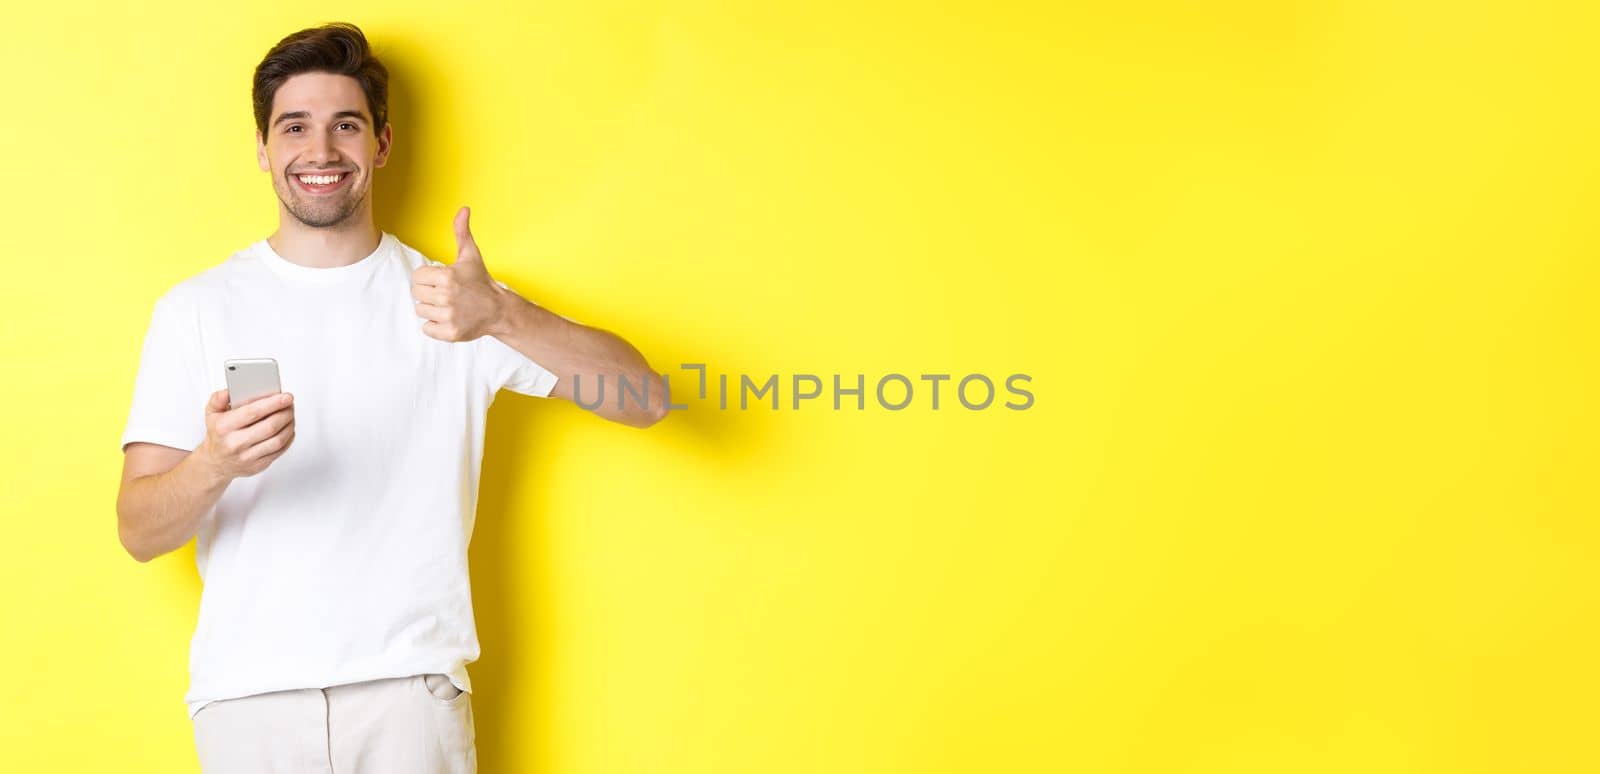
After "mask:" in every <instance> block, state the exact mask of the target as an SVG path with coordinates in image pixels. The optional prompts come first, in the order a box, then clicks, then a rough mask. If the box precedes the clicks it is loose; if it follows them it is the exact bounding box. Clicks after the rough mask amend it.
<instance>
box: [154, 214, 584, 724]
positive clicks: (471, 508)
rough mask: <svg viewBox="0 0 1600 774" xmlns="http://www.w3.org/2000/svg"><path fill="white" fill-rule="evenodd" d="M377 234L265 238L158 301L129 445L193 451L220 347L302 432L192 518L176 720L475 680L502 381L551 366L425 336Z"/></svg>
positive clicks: (536, 390) (551, 381)
mask: <svg viewBox="0 0 1600 774" xmlns="http://www.w3.org/2000/svg"><path fill="white" fill-rule="evenodd" d="M424 263H430V264H434V265H443V264H441V263H439V262H438V261H430V260H428V259H427V258H425V257H423V255H422V254H421V253H418V252H417V251H416V250H414V249H412V248H411V247H409V246H408V245H406V244H404V243H402V242H401V241H400V240H399V239H397V238H395V237H394V236H393V235H391V234H389V233H386V232H385V233H383V236H382V239H381V240H380V242H379V244H378V248H377V249H376V250H375V251H373V253H372V254H371V255H368V256H367V257H366V258H363V259H362V260H360V261H358V262H356V263H353V264H350V265H348V266H341V267H337V268H330V269H318V268H310V267H306V266H301V265H299V264H295V263H291V262H289V261H288V260H286V259H284V258H283V257H282V256H280V255H278V254H277V253H276V252H275V251H274V250H273V249H272V247H271V246H270V245H269V244H268V243H267V242H266V240H262V241H259V242H256V243H255V244H253V245H250V246H249V247H247V248H245V249H243V250H240V251H239V252H237V253H235V254H234V255H232V256H231V257H230V258H229V259H228V260H226V261H224V262H223V263H221V264H218V265H217V266H214V267H212V268H210V269H208V270H206V271H204V272H201V273H199V274H197V275H195V276H193V277H190V278H188V279H186V280H184V281H182V282H180V283H178V284H177V285H175V286H173V287H172V288H171V289H170V290H168V291H167V292H166V293H165V294H164V295H163V296H162V297H161V298H160V299H159V300H157V301H156V304H155V310H154V313H153V314H152V316H151V319H150V328H149V331H148V332H147V333H146V335H145V340H144V348H143V354H142V356H141V359H140V363H139V374H138V377H137V379H136V380H135V384H134V392H133V406H132V409H131V411H130V412H129V416H128V424H127V428H126V430H125V431H124V432H123V434H122V444H123V447H124V448H126V446H127V444H128V443H130V442H133V441H148V442H150V443H157V444H161V445H163V446H171V447H173V448H177V449H184V450H193V449H194V448H195V447H196V446H198V445H199V444H200V442H201V441H202V440H204V439H205V403H206V399H207V397H208V396H209V395H210V393H212V392H215V391H216V390H220V389H223V388H225V387H226V386H227V383H226V381H225V377H224V374H223V365H222V364H223V361H224V360H227V359H229V358H241V357H270V358H274V359H276V360H277V361H278V368H279V373H280V377H281V380H282V387H283V390H284V391H285V392H290V393H293V394H294V411H295V438H294V442H293V444H292V445H291V446H290V447H289V450H288V451H286V452H284V454H283V455H282V456H280V457H279V458H278V459H277V460H276V461H274V462H273V463H272V465H271V466H270V467H268V468H267V469H266V470H265V471H263V472H261V473H259V474H257V475H254V476H250V477H247V478H239V479H234V481H233V482H232V483H230V484H229V485H228V488H227V490H226V491H225V492H224V493H223V495H222V498H221V499H220V500H219V501H218V503H217V505H216V507H215V508H213V509H212V510H211V511H210V512H209V513H208V514H207V515H206V517H205V519H204V520H203V521H202V523H201V525H200V529H199V534H198V536H197V551H196V554H195V559H196V564H197V565H198V566H199V570H200V577H201V579H202V581H203V583H204V586H203V589H202V591H201V596H200V615H199V619H198V621H197V623H196V626H195V631H194V637H193V639H192V641H191V643H190V650H189V674H190V683H189V691H188V694H187V695H186V696H185V697H184V700H185V702H187V703H188V705H189V717H191V718H193V717H194V715H195V713H197V712H199V710H200V708H201V707H202V706H204V705H205V704H206V703H207V702H209V701H213V700H218V699H228V698H234V697H239V696H249V695H252V694H257V693H264V692H268V691H278V690H286V689H294V688H325V687H328V686H332V685H340V684H344V683H353V682H360V681H363V680H372V679H378V678H386V677H403V676H406V675H412V674H419V673H428V672H438V673H442V674H445V675H449V677H450V680H451V682H453V683H455V685H456V687H458V688H460V689H461V690H463V691H471V690H472V683H471V681H470V679H469V678H468V676H467V669H466V665H467V664H468V663H470V662H472V661H475V660H477V658H478V635H477V627H476V622H475V621H474V619H473V614H472V597H471V588H470V586H469V581H468V575H467V543H468V541H469V540H470V539H471V535H472V527H473V520H474V516H475V513H476V509H477V501H478V471H479V465H480V462H481V461H482V457H483V439H484V419H485V416H486V414H487V412H488V410H489V404H490V403H491V402H493V400H494V396H495V393H496V391H498V390H499V389H501V388H506V389H509V390H512V391H514V392H519V393H522V394H524V395H532V396H537V397H546V396H548V395H549V394H550V390H551V389H552V388H553V387H554V386H555V383H556V376H555V374H553V373H551V372H550V371H548V370H546V369H545V368H543V367H542V366H540V365H539V364H537V363H535V362H533V361H532V360H529V359H528V358H527V357H524V356H523V355H522V354H521V353H519V352H517V351H516V350H514V349H512V348H511V347H510V346H508V345H506V344H505V343H503V342H501V341H500V340H499V339H496V338H494V337H492V336H483V337H481V338H478V339H476V340H473V341H470V342H454V343H452V342H445V341H440V340H438V339H435V338H432V337H430V336H428V335H427V334H424V333H423V332H422V324H423V322H424V320H423V319H422V318H421V317H418V316H417V314H416V311H415V307H414V303H415V302H414V301H413V299H412V297H411V272H412V270H413V269H415V268H417V267H418V266H421V265H423V264H424Z"/></svg>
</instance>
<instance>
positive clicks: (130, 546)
mask: <svg viewBox="0 0 1600 774" xmlns="http://www.w3.org/2000/svg"><path fill="white" fill-rule="evenodd" d="M117 540H119V541H121V543H122V550H124V551H127V552H128V556H131V557H133V558H134V560H135V561H137V562H139V563H140V564H144V563H145V562H148V561H150V560H151V559H154V558H155V556H154V555H152V554H151V553H150V552H148V551H145V550H143V548H142V547H141V546H140V545H139V544H138V542H137V541H134V540H130V539H128V531H127V530H126V529H122V528H118V529H117Z"/></svg>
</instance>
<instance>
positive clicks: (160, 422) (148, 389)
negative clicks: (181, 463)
mask: <svg viewBox="0 0 1600 774" xmlns="http://www.w3.org/2000/svg"><path fill="white" fill-rule="evenodd" d="M201 359H202V356H201V350H200V330H199V327H198V322H197V318H196V317H195V315H194V313H193V311H192V309H191V308H190V307H188V306H187V305H186V304H185V303H183V301H182V299H180V298H177V297H175V296H174V295H173V294H172V293H170V292H169V293H168V294H166V295H164V296H162V297H161V298H160V299H158V300H157V301H156V305H155V309H154V311H153V312H152V313H151V315H150V327H149V328H148V329H147V330H146V331H145V335H144V348H143V350H142V351H141V353H140V355H139V372H138V376H136V377H135V379H134V385H133V405H132V407H131V408H130V409H129V411H128V424H127V426H126V427H125V428H124V429H123V431H122V447H123V448H124V449H126V448H127V446H128V444H130V443H133V442H135V441H145V442H148V443H157V444H161V445H162V446H170V447H172V448H175V449H183V450H185V451H192V450H194V448H195V447H197V446H199V445H200V442H201V441H203V440H205V435H206V420H205V404H206V399H207V397H209V396H208V395H207V393H206V390H205V381H204V380H203V379H202V374H201V371H200V370H199V369H200V368H201V362H200V361H201Z"/></svg>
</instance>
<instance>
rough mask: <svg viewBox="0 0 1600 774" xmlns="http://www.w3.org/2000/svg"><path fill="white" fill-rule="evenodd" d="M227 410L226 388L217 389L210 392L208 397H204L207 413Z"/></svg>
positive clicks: (218, 412) (219, 412)
mask: <svg viewBox="0 0 1600 774" xmlns="http://www.w3.org/2000/svg"><path fill="white" fill-rule="evenodd" d="M227 410H228V391H227V390H226V389H223V390H217V391H216V392H213V393H211V397H210V398H207V399H206V413H207V414H221V413H223V412H225V411H227Z"/></svg>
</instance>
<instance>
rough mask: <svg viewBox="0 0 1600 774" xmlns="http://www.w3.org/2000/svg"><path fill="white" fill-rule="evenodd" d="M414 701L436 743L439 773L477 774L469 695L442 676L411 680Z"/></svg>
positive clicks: (476, 754)
mask: <svg viewBox="0 0 1600 774" xmlns="http://www.w3.org/2000/svg"><path fill="white" fill-rule="evenodd" d="M413 685H414V686H416V693H417V695H418V698H419V699H420V700H421V701H422V702H423V703H424V704H425V706H424V707H423V708H422V709H423V711H424V714H425V715H427V717H428V725H429V727H430V728H431V729H432V730H433V736H434V739H435V740H437V743H438V748H439V753H440V757H441V758H442V759H443V760H442V763H443V767H442V768H441V769H440V770H441V771H445V772H449V774H477V771H478V749H477V744H476V743H477V740H476V731H475V729H474V727H473V720H472V694H470V693H468V692H466V691H463V690H461V689H460V688H457V687H456V686H455V685H454V684H452V683H451V682H450V678H449V677H447V676H445V675H442V674H424V675H417V676H416V677H415V678H413Z"/></svg>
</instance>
